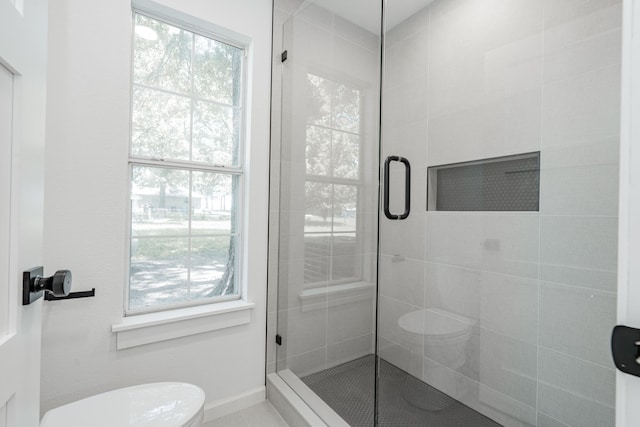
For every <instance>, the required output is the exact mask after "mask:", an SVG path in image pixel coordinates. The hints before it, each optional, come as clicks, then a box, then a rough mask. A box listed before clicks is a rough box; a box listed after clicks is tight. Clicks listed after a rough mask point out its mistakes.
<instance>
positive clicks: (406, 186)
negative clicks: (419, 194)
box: [384, 156, 411, 219]
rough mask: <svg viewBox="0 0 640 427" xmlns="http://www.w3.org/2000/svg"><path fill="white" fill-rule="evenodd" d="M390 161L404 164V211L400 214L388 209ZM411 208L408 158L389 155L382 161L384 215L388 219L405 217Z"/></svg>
mask: <svg viewBox="0 0 640 427" xmlns="http://www.w3.org/2000/svg"><path fill="white" fill-rule="evenodd" d="M391 162H400V163H402V164H403V165H404V212H403V213H402V214H400V215H396V214H392V213H391V212H390V211H389V166H390V165H391ZM410 210H411V164H410V163H409V160H407V159H405V158H404V157H400V156H389V157H387V159H386V160H385V161H384V215H385V216H386V217H387V218H389V219H407V217H408V216H409V212H410Z"/></svg>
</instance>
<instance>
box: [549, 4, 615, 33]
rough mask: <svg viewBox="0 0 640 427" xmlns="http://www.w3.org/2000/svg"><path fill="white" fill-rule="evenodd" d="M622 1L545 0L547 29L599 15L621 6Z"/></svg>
mask: <svg viewBox="0 0 640 427" xmlns="http://www.w3.org/2000/svg"><path fill="white" fill-rule="evenodd" d="M621 2H622V1H621V0H566V1H557V0H543V1H542V2H540V3H542V4H543V5H544V20H545V28H553V27H554V26H556V25H560V24H565V23H567V22H568V21H569V22H570V21H579V20H580V19H581V18H583V17H588V16H589V15H592V14H597V13H598V12H600V11H602V10H603V9H607V8H609V7H611V6H613V5H617V4H620V3H621Z"/></svg>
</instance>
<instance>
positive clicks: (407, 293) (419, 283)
mask: <svg viewBox="0 0 640 427" xmlns="http://www.w3.org/2000/svg"><path fill="white" fill-rule="evenodd" d="M379 269H380V274H379V276H378V277H379V282H378V289H379V292H380V294H381V295H385V296H389V297H392V298H395V299H398V300H400V301H403V302H406V303H407V304H412V305H415V306H418V307H423V301H424V271H425V263H424V261H421V260H415V259H411V258H405V257H402V256H394V255H380V264H379Z"/></svg>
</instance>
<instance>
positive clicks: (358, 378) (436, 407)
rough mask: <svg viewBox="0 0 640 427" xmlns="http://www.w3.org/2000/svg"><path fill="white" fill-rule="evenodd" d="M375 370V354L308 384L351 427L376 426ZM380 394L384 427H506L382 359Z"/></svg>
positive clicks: (314, 376)
mask: <svg viewBox="0 0 640 427" xmlns="http://www.w3.org/2000/svg"><path fill="white" fill-rule="evenodd" d="M374 367H375V357H374V355H372V354H371V355H368V356H365V357H361V358H359V359H356V360H353V361H351V362H347V363H344V364H342V365H338V366H336V367H333V368H331V369H327V370H324V371H321V372H318V373H315V374H312V375H309V376H306V377H304V378H302V381H304V383H305V384H306V385H307V386H309V387H310V388H311V389H312V390H313V391H314V392H315V393H316V394H317V395H318V396H320V398H322V399H323V400H324V401H325V402H326V403H327V404H328V405H329V406H331V407H332V408H333V410H334V411H336V412H337V413H338V414H339V415H340V416H341V417H342V418H343V419H344V420H345V421H346V422H348V423H349V424H350V425H351V426H353V427H357V426H372V425H373V401H374V375H375V374H374ZM378 392H379V408H378V410H379V416H378V425H379V426H427V425H428V426H438V427H449V426H451V427H460V426H473V427H499V426H500V424H498V423H496V422H495V421H493V420H491V419H489V418H487V417H485V416H484V415H482V414H480V413H478V412H476V411H474V410H473V409H471V408H469V407H468V406H466V405H464V404H462V403H460V402H458V401H457V400H454V399H452V398H450V397H449V396H447V395H446V394H444V393H441V392H440V391H438V390H437V389H435V388H433V387H431V386H429V385H428V384H426V383H424V382H422V381H419V380H418V379H416V378H415V377H413V376H411V375H409V374H407V373H406V372H404V371H403V370H401V369H398V368H397V367H395V366H394V365H392V364H390V363H388V362H386V361H384V360H382V359H380V385H379V390H378ZM410 401H413V402H418V403H417V404H419V405H420V406H421V407H422V408H427V410H425V409H421V408H420V407H418V406H416V405H414V404H412V403H410Z"/></svg>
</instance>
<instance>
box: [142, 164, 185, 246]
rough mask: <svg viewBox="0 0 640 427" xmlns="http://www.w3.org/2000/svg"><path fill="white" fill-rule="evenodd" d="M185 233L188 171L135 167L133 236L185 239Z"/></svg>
mask: <svg viewBox="0 0 640 427" xmlns="http://www.w3.org/2000/svg"><path fill="white" fill-rule="evenodd" d="M188 232H189V172H187V171H180V170H175V169H162V168H149V167H142V166H134V167H133V168H132V171H131V233H132V236H133V237H134V238H135V237H140V236H186V235H187V234H188Z"/></svg>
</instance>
